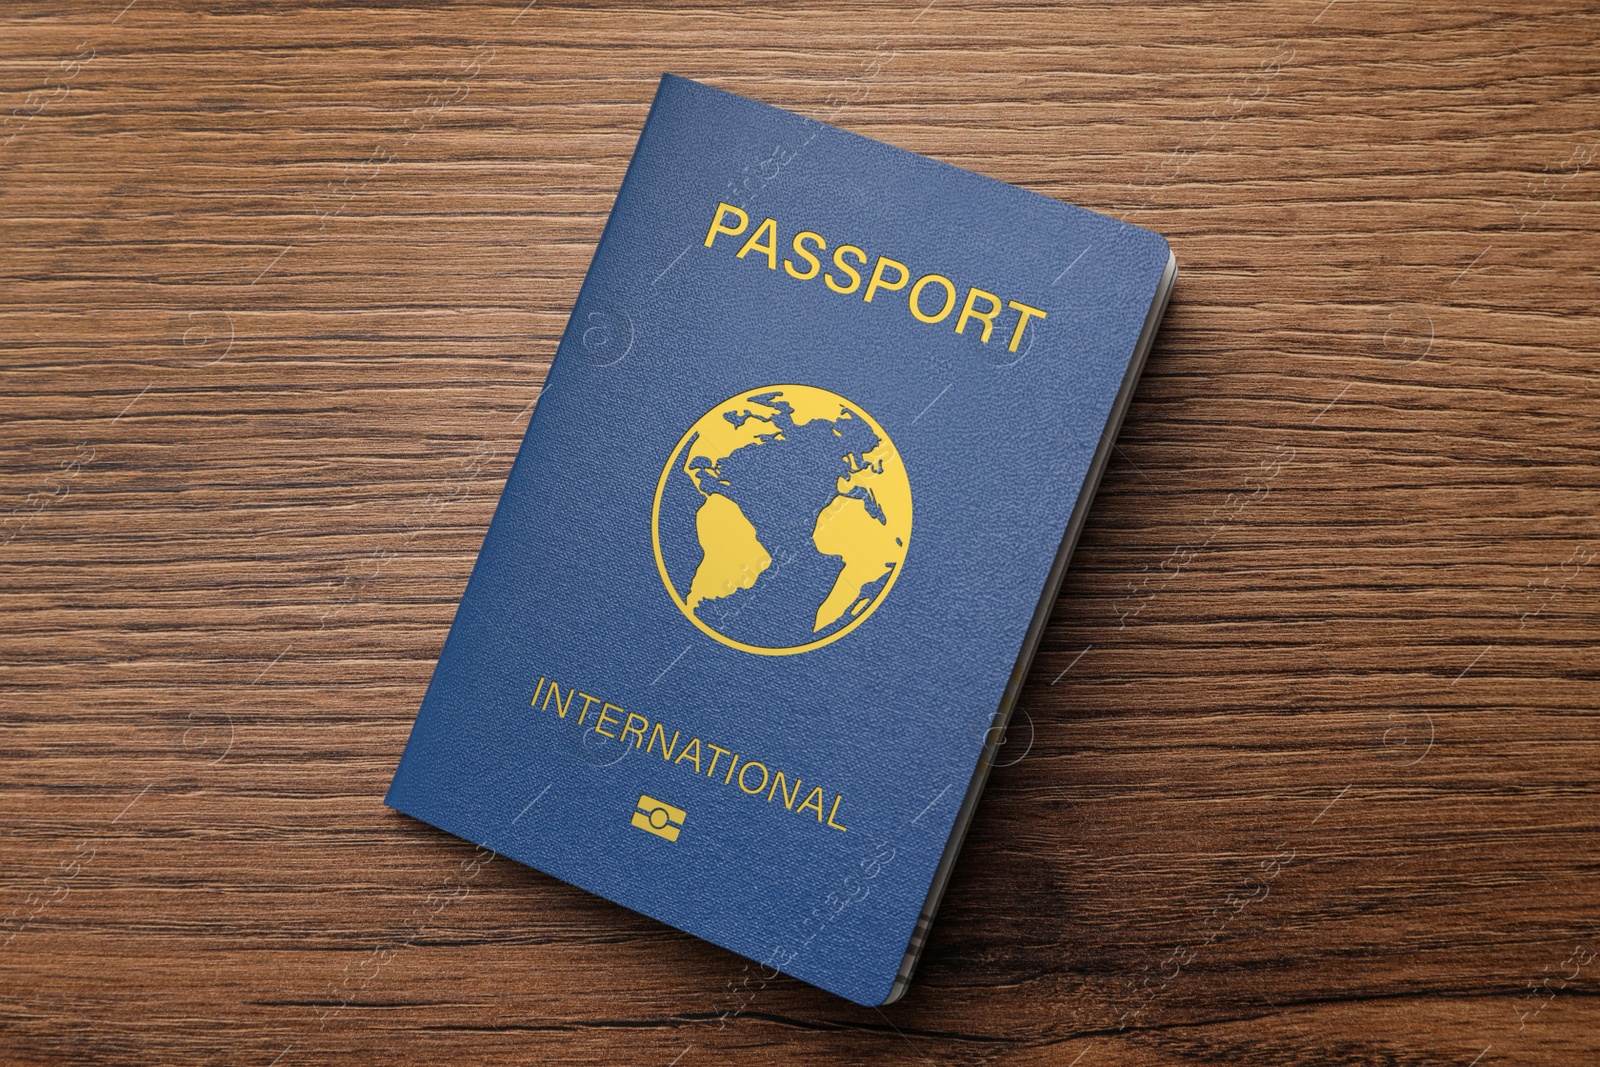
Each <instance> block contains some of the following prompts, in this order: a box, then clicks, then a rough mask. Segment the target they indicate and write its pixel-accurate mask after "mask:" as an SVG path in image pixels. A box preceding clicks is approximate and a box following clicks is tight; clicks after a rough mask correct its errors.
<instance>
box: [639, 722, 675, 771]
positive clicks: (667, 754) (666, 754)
mask: <svg viewBox="0 0 1600 1067" xmlns="http://www.w3.org/2000/svg"><path fill="white" fill-rule="evenodd" d="M658 737H659V738H661V758H662V759H664V760H666V761H667V762H668V763H671V762H672V753H673V752H674V750H676V749H677V747H678V731H677V730H674V731H672V747H671V748H668V747H667V732H666V730H664V729H662V728H661V724H660V723H656V728H655V729H654V730H651V731H650V743H649V744H648V745H646V746H645V749H644V750H645V752H647V753H648V752H650V751H651V750H653V749H654V748H655V747H656V738H658Z"/></svg>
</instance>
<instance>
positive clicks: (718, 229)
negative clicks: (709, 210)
mask: <svg viewBox="0 0 1600 1067" xmlns="http://www.w3.org/2000/svg"><path fill="white" fill-rule="evenodd" d="M730 211H731V212H733V214H734V215H735V217H737V218H738V220H739V225H738V226H737V227H735V228H732V229H730V228H728V227H727V226H724V225H723V224H722V216H724V215H726V214H727V213H728V212H730ZM748 225H750V216H749V215H746V214H745V213H744V212H743V211H740V210H739V209H738V208H736V207H734V206H733V205H732V204H720V203H719V204H718V205H717V213H716V215H714V216H713V217H712V219H711V229H709V230H707V231H706V247H707V248H710V247H711V242H712V241H715V240H716V239H717V234H719V233H725V234H727V235H728V236H730V237H737V236H739V235H740V234H741V233H743V232H744V228H745V227H746V226H748Z"/></svg>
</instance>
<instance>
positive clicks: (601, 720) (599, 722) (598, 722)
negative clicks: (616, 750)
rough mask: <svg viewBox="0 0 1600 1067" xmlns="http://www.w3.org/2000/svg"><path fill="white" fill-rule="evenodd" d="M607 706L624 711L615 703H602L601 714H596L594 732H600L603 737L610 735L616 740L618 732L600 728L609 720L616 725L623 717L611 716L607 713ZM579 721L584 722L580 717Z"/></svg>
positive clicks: (613, 709)
mask: <svg viewBox="0 0 1600 1067" xmlns="http://www.w3.org/2000/svg"><path fill="white" fill-rule="evenodd" d="M607 708H610V709H611V710H612V711H622V709H621V708H619V707H617V706H616V705H615V704H611V703H605V704H601V705H600V714H599V715H598V716H596V717H595V720H594V732H595V733H597V734H599V735H600V736H601V737H609V738H611V740H613V741H615V740H616V739H617V735H616V734H612V733H607V732H606V731H604V730H602V729H600V727H602V726H604V725H605V724H606V723H608V722H609V723H612V724H613V725H615V724H616V723H619V722H621V721H622V720H621V719H613V718H612V717H611V716H609V715H607V714H606V709H607ZM624 714H626V713H624ZM578 721H579V722H582V721H583V720H582V719H579V720H578Z"/></svg>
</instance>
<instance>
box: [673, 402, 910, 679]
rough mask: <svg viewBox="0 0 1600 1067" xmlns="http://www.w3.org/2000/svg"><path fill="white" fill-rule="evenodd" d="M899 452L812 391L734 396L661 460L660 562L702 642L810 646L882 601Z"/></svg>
mask: <svg viewBox="0 0 1600 1067" xmlns="http://www.w3.org/2000/svg"><path fill="white" fill-rule="evenodd" d="M911 525H912V499H911V485H910V479H909V477H908V475H907V472H906V470H905V464H904V460H903V459H902V457H901V456H900V453H899V450H898V449H897V448H896V447H895V444H894V442H893V440H892V439H891V438H890V437H889V434H888V432H887V431H885V430H884V428H883V427H882V426H881V425H880V424H879V423H878V422H877V420H875V419H874V418H873V417H872V416H871V415H870V414H869V413H868V412H867V411H866V410H865V409H864V408H862V407H861V405H859V404H857V403H855V402H854V401H852V400H849V399H847V398H846V397H843V396H841V395H839V394H837V393H833V392H830V391H829V390H826V389H823V388H820V387H818V386H812V385H800V384H787V385H767V386H762V387H760V388H756V389H747V390H744V391H742V392H739V393H736V394H734V395H733V396H731V397H728V398H727V399H726V400H724V401H722V402H721V403H719V404H716V405H714V406H713V407H712V408H710V409H709V410H708V411H706V413H705V414H703V415H701V416H700V417H699V418H698V419H696V420H695V421H694V422H693V423H692V424H691V425H690V427H689V428H688V430H687V431H685V433H684V434H683V436H682V437H681V438H679V440H678V442H677V444H676V445H675V446H674V447H673V449H672V451H671V452H670V454H669V455H668V457H667V461H666V463H665V465H664V466H663V468H662V471H661V476H660V478H659V479H658V481H657V484H656V492H655V497H654V500H653V502H652V505H651V515H650V534H651V543H652V547H653V549H654V553H655V558H656V565H657V569H658V570H659V572H660V575H661V580H662V584H663V585H664V586H665V587H666V590H667V592H668V594H669V596H670V597H671V598H672V600H673V602H674V604H676V606H677V607H678V610H679V611H680V612H682V613H683V615H684V616H685V617H686V618H687V619H688V620H689V621H690V622H691V623H693V624H694V625H695V626H696V628H698V629H699V630H700V631H701V632H703V633H705V634H706V635H707V636H709V637H711V638H713V639H714V640H716V641H718V642H720V643H721V644H724V645H727V646H729V647H732V648H736V649H740V650H742V651H745V652H752V653H757V654H761V655H793V654H797V653H801V652H807V651H810V650H812V649H816V648H821V647H822V646H824V645H827V644H831V643H832V642H834V641H836V640H838V639H839V638H841V637H843V636H844V635H845V634H847V633H849V632H851V631H853V630H854V629H856V628H857V627H858V626H860V625H861V624H862V623H864V622H865V621H866V620H867V618H868V617H870V616H871V615H872V614H873V613H874V612H875V611H876V610H877V608H878V607H879V606H880V605H882V603H883V602H884V600H885V599H887V597H888V595H889V592H890V590H891V589H892V588H893V587H894V584H895V582H896V580H897V579H898V578H899V576H900V572H901V571H902V570H903V568H904V564H905V560H906V554H907V551H908V550H909V547H910V540H911Z"/></svg>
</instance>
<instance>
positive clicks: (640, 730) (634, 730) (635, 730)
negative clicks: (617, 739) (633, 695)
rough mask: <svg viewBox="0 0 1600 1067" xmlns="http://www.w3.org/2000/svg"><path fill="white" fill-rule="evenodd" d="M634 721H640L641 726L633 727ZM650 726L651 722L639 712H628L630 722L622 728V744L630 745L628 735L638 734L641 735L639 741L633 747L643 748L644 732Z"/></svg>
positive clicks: (619, 709)
mask: <svg viewBox="0 0 1600 1067" xmlns="http://www.w3.org/2000/svg"><path fill="white" fill-rule="evenodd" d="M608 706H609V705H608ZM602 710H603V709H602ZM617 710H618V711H621V710H622V709H621V708H618V709H617ZM634 719H638V720H639V725H638V726H635V725H633V720H634ZM649 725H650V720H649V719H647V718H645V717H644V716H643V715H640V714H639V713H638V712H637V711H630V712H628V721H627V722H626V723H624V724H623V727H622V743H623V744H627V743H628V735H629V734H638V735H639V740H637V741H635V742H634V743H633V747H634V748H640V747H642V746H643V745H644V732H645V730H646V729H647V728H648V727H649Z"/></svg>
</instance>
